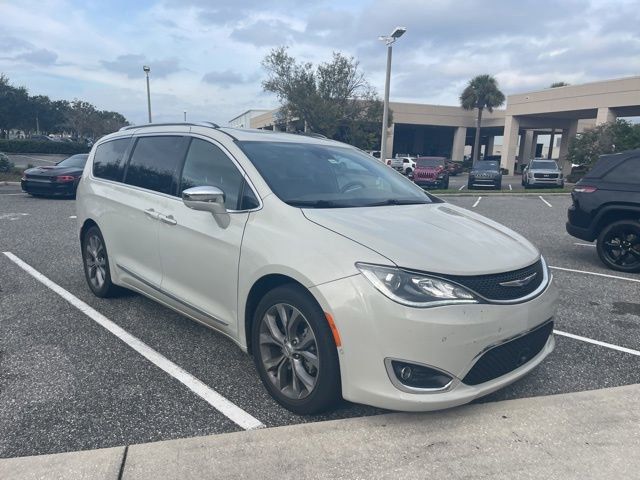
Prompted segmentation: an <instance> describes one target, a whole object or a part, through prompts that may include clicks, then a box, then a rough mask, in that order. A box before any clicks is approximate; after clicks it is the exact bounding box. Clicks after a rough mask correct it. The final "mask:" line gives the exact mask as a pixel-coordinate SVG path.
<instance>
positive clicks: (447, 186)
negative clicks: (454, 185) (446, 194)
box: [443, 177, 449, 190]
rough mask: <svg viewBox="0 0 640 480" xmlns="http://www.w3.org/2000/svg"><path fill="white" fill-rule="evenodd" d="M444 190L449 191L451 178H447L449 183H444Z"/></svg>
mask: <svg viewBox="0 0 640 480" xmlns="http://www.w3.org/2000/svg"><path fill="white" fill-rule="evenodd" d="M443 189H444V190H449V177H447V181H446V182H445V183H444V187H443Z"/></svg>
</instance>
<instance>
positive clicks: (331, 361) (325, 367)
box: [251, 284, 342, 415]
mask: <svg viewBox="0 0 640 480" xmlns="http://www.w3.org/2000/svg"><path fill="white" fill-rule="evenodd" d="M279 304H286V305H288V306H291V307H294V308H295V309H297V310H298V311H299V312H300V313H301V314H302V316H303V319H304V320H306V324H307V325H308V327H310V328H311V331H312V332H313V336H314V337H315V338H314V340H315V345H316V349H315V353H316V355H317V359H318V365H319V366H318V368H317V370H316V375H315V376H314V377H312V378H314V379H315V385H314V387H313V388H312V389H311V391H310V392H309V393H307V395H306V396H305V397H304V398H299V399H295V398H292V397H291V396H288V395H285V393H283V392H282V391H281V390H280V389H279V388H278V387H276V385H275V383H274V382H275V381H276V380H275V379H272V378H273V376H274V374H275V371H278V373H280V369H279V368H274V369H272V371H273V372H274V373H271V374H270V373H268V371H267V368H266V366H265V364H264V361H265V360H263V349H264V351H267V350H269V349H270V351H271V352H273V351H275V352H276V354H277V352H278V349H279V347H278V346H276V344H275V343H264V342H263V344H261V343H260V339H261V328H262V326H263V323H264V322H266V320H264V318H265V315H266V313H267V312H268V311H269V310H270V309H272V308H274V307H275V306H276V305H279ZM278 325H279V326H282V323H280V324H278ZM265 327H266V323H265ZM282 331H285V330H284V329H282ZM280 333H282V332H280ZM263 335H264V334H263ZM301 338H304V337H301ZM251 339H252V342H251V344H252V353H253V360H254V363H255V365H256V369H257V370H258V374H259V375H260V379H261V380H262V383H263V385H264V386H265V388H266V389H267V391H268V392H269V393H270V394H271V396H272V397H273V398H274V399H275V400H276V401H277V402H278V403H279V404H280V405H282V406H283V407H285V408H286V409H287V410H290V411H291V412H293V413H296V414H299V415H308V414H313V413H318V412H322V411H326V410H328V409H330V408H332V407H333V406H334V405H336V403H337V402H338V401H340V400H341V398H342V389H341V384H340V364H339V361H338V350H337V348H336V344H335V342H334V339H333V334H332V332H331V328H330V327H329V324H328V322H327V319H326V318H325V315H324V312H323V311H322V308H320V306H319V305H318V303H317V302H316V301H315V299H314V298H313V297H312V296H311V295H310V294H309V292H307V291H306V290H305V289H304V288H303V287H301V286H299V285H295V284H288V285H282V286H280V287H276V288H275V289H273V290H271V291H270V292H268V293H267V294H266V295H265V296H264V297H263V298H262V300H260V303H259V304H258V306H257V308H256V311H255V314H254V316H253V327H252V331H251ZM288 342H289V345H295V344H296V339H295V338H294V339H289V340H288ZM263 345H264V346H263ZM281 351H282V352H284V349H281ZM289 353H290V354H291V351H290V352H289ZM267 354H268V353H267ZM293 357H295V354H293ZM298 358H300V357H298ZM287 362H289V363H288V364H287ZM292 362H294V360H291V358H289V359H288V360H287V358H286V356H282V361H281V362H279V365H281V364H283V363H284V364H286V365H288V367H287V368H288V369H287V368H285V370H286V372H289V375H290V374H291V373H292V370H293V369H292V368H291V366H292ZM286 365H285V367H286ZM307 373H308V372H307ZM298 382H300V380H298Z"/></svg>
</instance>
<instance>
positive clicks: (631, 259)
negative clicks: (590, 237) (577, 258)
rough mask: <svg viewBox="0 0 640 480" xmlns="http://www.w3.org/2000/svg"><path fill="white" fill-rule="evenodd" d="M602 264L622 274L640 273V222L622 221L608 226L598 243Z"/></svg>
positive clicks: (599, 237) (601, 233)
mask: <svg viewBox="0 0 640 480" xmlns="http://www.w3.org/2000/svg"><path fill="white" fill-rule="evenodd" d="M597 250H598V256H599V257H600V260H602V263H604V264H605V265H606V266H607V267H609V268H611V269H612V270H618V271H620V272H640V222H637V221H635V220H620V221H618V222H613V223H611V224H609V225H607V226H606V227H605V228H604V229H603V230H602V232H600V235H599V236H598V242H597Z"/></svg>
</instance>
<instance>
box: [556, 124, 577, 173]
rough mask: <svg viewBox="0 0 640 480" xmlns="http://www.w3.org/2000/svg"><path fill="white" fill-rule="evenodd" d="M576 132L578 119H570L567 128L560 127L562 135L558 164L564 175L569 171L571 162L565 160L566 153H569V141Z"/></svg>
mask: <svg viewBox="0 0 640 480" xmlns="http://www.w3.org/2000/svg"><path fill="white" fill-rule="evenodd" d="M577 133H578V120H571V122H570V123H569V128H563V129H562V137H561V139H560V154H559V155H558V164H559V165H560V168H561V169H562V171H563V173H564V174H565V175H568V174H569V173H571V164H570V163H569V162H566V161H565V160H566V158H567V153H569V142H571V139H573V138H574V137H575V136H576V134H577Z"/></svg>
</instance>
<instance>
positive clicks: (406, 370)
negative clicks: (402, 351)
mask: <svg viewBox="0 0 640 480" xmlns="http://www.w3.org/2000/svg"><path fill="white" fill-rule="evenodd" d="M391 367H392V368H393V373H394V374H395V376H396V378H397V379H398V381H399V382H400V383H402V384H403V385H406V386H407V387H412V388H429V389H439V388H444V387H446V386H447V385H448V384H449V383H450V382H451V380H453V378H452V377H451V376H449V375H447V374H446V373H444V372H441V371H440V370H436V369H435V368H430V367H426V366H424V365H416V364H415V363H407V362H401V361H398V360H392V361H391Z"/></svg>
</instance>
